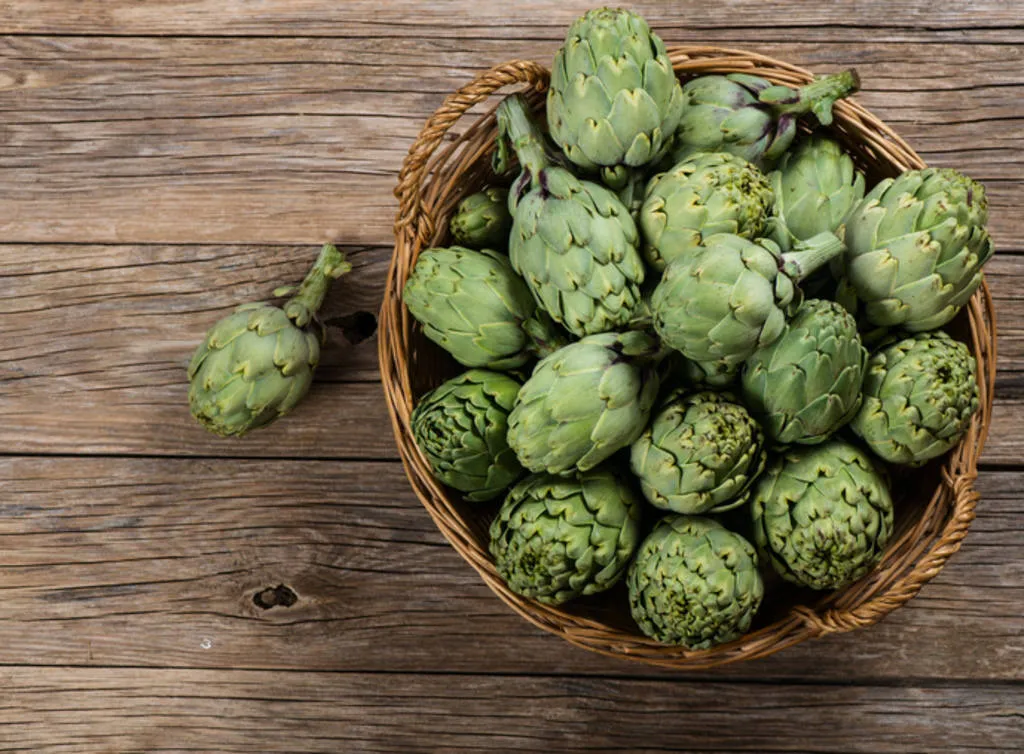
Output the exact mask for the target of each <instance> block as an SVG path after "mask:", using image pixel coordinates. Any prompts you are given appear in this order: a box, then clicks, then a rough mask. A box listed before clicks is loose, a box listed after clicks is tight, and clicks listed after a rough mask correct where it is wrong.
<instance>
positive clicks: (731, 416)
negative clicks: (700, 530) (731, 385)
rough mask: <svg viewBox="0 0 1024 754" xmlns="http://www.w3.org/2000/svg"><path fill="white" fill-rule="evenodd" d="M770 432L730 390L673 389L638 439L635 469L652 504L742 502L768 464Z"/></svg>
mask: <svg viewBox="0 0 1024 754" xmlns="http://www.w3.org/2000/svg"><path fill="white" fill-rule="evenodd" d="M766 456H767V453H766V451H765V447H764V433H763V432H762V430H761V427H760V426H758V424H757V422H755V421H754V419H753V418H752V417H751V416H750V414H749V413H748V412H747V410H746V409H745V408H744V407H743V406H742V405H740V404H739V403H737V402H735V400H734V399H733V398H732V397H731V396H729V395H728V394H723V393H714V392H699V393H692V394H689V395H686V394H684V393H683V392H682V391H676V392H675V393H673V394H670V395H669V396H668V398H667V399H666V400H665V402H664V403H663V404H662V407H661V409H660V410H659V411H658V413H657V414H656V415H655V417H654V420H653V421H652V422H651V424H650V426H649V427H648V428H647V429H646V430H645V431H644V433H643V434H642V435H640V438H639V439H638V440H637V441H636V442H634V443H633V445H632V448H631V451H630V468H631V469H632V471H633V473H634V474H635V475H636V476H637V478H638V479H639V480H640V485H641V488H642V490H643V493H644V496H645V497H646V498H647V499H648V501H650V503H651V504H652V505H654V506H655V507H657V508H661V509H663V510H670V511H674V512H676V513H705V512H720V511H726V510H729V509H731V508H734V507H737V506H739V505H742V504H743V502H745V498H744V497H743V495H744V493H745V492H746V491H747V488H748V487H749V486H750V484H751V483H752V482H753V481H754V479H755V478H756V477H757V475H758V474H760V473H761V470H762V469H763V468H764V464H765V459H766Z"/></svg>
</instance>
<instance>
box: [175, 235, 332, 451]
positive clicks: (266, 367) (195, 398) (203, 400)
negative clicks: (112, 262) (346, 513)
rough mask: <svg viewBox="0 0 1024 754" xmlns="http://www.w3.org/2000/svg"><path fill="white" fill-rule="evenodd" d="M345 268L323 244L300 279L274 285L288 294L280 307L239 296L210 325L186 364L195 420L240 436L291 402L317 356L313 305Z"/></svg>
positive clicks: (318, 332) (319, 332)
mask: <svg viewBox="0 0 1024 754" xmlns="http://www.w3.org/2000/svg"><path fill="white" fill-rule="evenodd" d="M351 269H352V265H351V264H349V262H347V261H346V260H345V255H344V254H342V252H340V251H338V249H337V248H335V247H334V246H333V245H331V244H325V245H324V247H323V248H322V249H321V250H320V255H319V257H317V260H316V263H315V264H314V265H313V267H312V268H311V269H310V271H309V273H308V274H307V275H306V278H305V279H304V280H303V281H302V284H301V285H299V286H298V287H297V288H291V287H288V288H284V289H278V290H279V291H287V292H288V294H294V295H293V297H292V298H291V299H289V300H288V301H287V302H286V303H285V304H284V306H283V307H277V306H274V305H273V304H244V305H242V306H240V307H238V308H237V309H236V310H235V312H234V313H233V314H229V315H228V316H227V317H225V318H224V319H222V320H220V321H219V322H218V323H217V324H215V325H214V326H213V327H211V328H210V330H209V331H208V332H207V333H206V338H205V339H204V341H203V342H202V343H201V344H200V346H199V347H198V348H197V349H196V351H195V353H194V354H193V356H192V360H191V362H190V363H189V366H188V378H189V391H188V401H189V408H190V409H191V411H192V415H193V416H194V417H195V418H196V419H197V420H198V421H199V423H200V424H202V425H203V426H204V427H206V428H207V429H208V430H210V431H211V432H214V433H216V434H218V435H222V436H224V437H229V436H235V437H240V436H242V435H244V434H245V433H246V432H248V431H249V430H252V429H256V428H258V427H263V426H266V425H267V424H270V423H271V422H272V421H274V420H275V419H277V418H278V417H281V416H284V415H285V414H287V413H288V412H290V411H291V410H292V409H293V408H295V406H296V405H297V404H298V403H299V401H301V400H302V399H303V398H304V397H305V395H306V393H307V392H308V391H309V386H310V384H311V383H312V381H313V373H314V372H315V370H316V367H317V364H318V363H319V362H320V344H321V343H322V342H323V339H324V330H323V327H322V326H321V325H320V323H319V322H318V321H317V320H316V313H317V311H319V309H320V306H321V304H323V300H324V296H326V295H327V289H328V288H329V287H330V284H331V282H332V281H333V280H335V279H337V278H339V277H341V276H342V275H344V274H345V273H347V272H349V271H350V270H351ZM288 294H286V295H288ZM310 325H315V327H314V328H311V327H310Z"/></svg>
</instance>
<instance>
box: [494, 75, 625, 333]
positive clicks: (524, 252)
mask: <svg viewBox="0 0 1024 754" xmlns="http://www.w3.org/2000/svg"><path fill="white" fill-rule="evenodd" d="M498 130H499V137H498V151H497V153H496V155H495V161H496V164H497V169H498V171H499V172H504V167H505V166H506V165H507V163H508V160H509V154H508V146H507V142H511V145H512V148H513V149H514V150H515V151H516V153H517V154H518V156H519V163H520V165H521V166H522V171H523V172H522V174H521V175H520V176H519V177H518V178H517V179H516V181H515V183H514V184H513V186H512V189H511V191H510V194H509V207H510V209H511V210H512V214H513V217H514V221H513V224H512V233H511V236H510V238H509V259H510V260H511V261H512V266H513V267H515V269H516V272H518V273H519V274H520V275H522V276H523V278H524V279H525V280H526V284H527V286H528V287H529V289H530V291H531V292H532V293H533V296H534V298H536V300H537V303H539V304H540V305H541V306H542V307H543V308H544V309H545V310H546V311H547V312H548V314H550V315H551V317H552V319H554V320H555V321H556V322H558V323H559V324H561V325H562V326H563V327H565V328H566V329H567V330H569V332H571V333H573V334H574V335H576V336H579V337H582V336H583V335H590V334H593V333H599V332H607V331H609V330H616V329H619V328H622V327H625V326H626V325H627V324H628V323H629V321H630V319H631V318H632V316H633V310H634V309H635V308H636V306H637V304H638V302H639V301H640V298H641V294H640V284H641V283H643V281H644V266H643V262H642V261H641V259H640V252H639V251H638V249H637V245H638V243H639V237H638V234H637V229H636V224H635V223H634V222H633V218H632V217H630V215H629V210H628V209H627V208H626V207H625V206H624V205H623V204H622V202H621V201H619V198H618V197H617V196H616V195H615V194H614V193H612V192H611V191H609V190H608V189H606V188H605V187H604V186H599V185H598V184H596V183H591V182H589V181H582V180H580V179H579V178H576V176H574V175H573V174H572V173H570V172H569V171H568V170H566V169H565V168H561V167H557V166H554V165H550V164H549V161H548V155H547V152H546V150H545V147H544V141H543V135H542V134H541V133H540V131H539V130H538V129H537V126H536V125H535V124H534V123H533V122H532V121H531V120H530V116H529V113H528V111H527V109H526V101H525V100H524V99H523V98H522V97H521V96H520V95H514V96H512V97H509V98H508V99H506V100H504V101H503V102H502V103H501V105H499V106H498Z"/></svg>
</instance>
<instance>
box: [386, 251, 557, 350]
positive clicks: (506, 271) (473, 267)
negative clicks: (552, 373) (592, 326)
mask: <svg viewBox="0 0 1024 754" xmlns="http://www.w3.org/2000/svg"><path fill="white" fill-rule="evenodd" d="M402 300H403V301H404V302H405V305H406V306H407V307H408V308H409V313H410V314H412V316H413V317H415V318H416V319H417V320H419V322H420V324H422V325H423V332H424V333H425V334H426V336H427V337H428V338H430V339H431V340H432V341H434V342H435V343H437V344H438V345H439V346H441V347H442V348H444V349H445V350H446V351H448V352H449V353H450V354H451V355H452V356H454V357H455V360H456V361H458V362H459V363H460V364H464V365H465V366H468V367H486V368H488V369H516V368H518V367H521V366H523V365H524V364H526V363H527V362H529V361H532V360H533V359H534V358H536V357H537V356H540V355H544V354H546V353H550V352H551V351H553V350H554V349H555V348H557V347H558V346H559V345H560V344H561V339H560V338H559V336H558V335H557V334H556V332H555V329H554V326H553V324H552V323H551V321H550V320H549V319H548V318H547V317H546V316H545V315H544V313H543V312H541V311H538V310H537V304H536V302H535V301H534V300H533V296H531V295H530V291H529V290H528V289H527V287H526V284H525V283H523V281H522V279H521V278H520V277H519V276H518V275H516V273H515V270H513V269H512V265H511V264H510V263H509V261H508V258H507V257H505V256H504V255H502V254H499V253H497V252H495V251H491V250H490V249H484V250H482V251H474V250H473V249H465V248H462V247H461V246H452V247H451V248H449V249H427V250H425V251H423V252H421V253H420V255H419V258H418V259H417V260H416V266H415V267H413V270H412V274H411V275H410V276H409V280H408V281H407V282H406V284H405V288H404V290H403V291H402Z"/></svg>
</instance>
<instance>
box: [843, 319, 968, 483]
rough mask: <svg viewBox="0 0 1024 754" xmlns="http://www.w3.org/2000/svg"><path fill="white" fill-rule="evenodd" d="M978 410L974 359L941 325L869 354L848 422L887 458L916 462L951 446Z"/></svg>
mask: <svg viewBox="0 0 1024 754" xmlns="http://www.w3.org/2000/svg"><path fill="white" fill-rule="evenodd" d="M977 410H978V382H977V365H976V363H975V361H974V357H972V356H971V353H970V351H969V350H968V349H967V346H965V345H964V344H963V343H960V342H958V341H955V340H953V339H952V338H951V337H950V336H949V335H947V334H946V333H944V332H942V331H938V332H929V333H917V334H916V335H912V336H910V337H907V338H903V339H897V340H890V341H889V342H888V343H886V344H883V346H882V347H881V348H880V349H879V350H877V351H876V352H875V353H873V354H872V355H871V359H870V361H869V362H868V367H867V376H866V377H865V379H864V402H863V404H862V405H861V409H860V412H859V413H858V414H857V416H856V418H855V419H854V420H853V422H852V424H851V425H850V426H851V427H852V428H853V431H854V432H856V433H857V434H858V435H859V436H860V437H861V438H862V439H863V440H864V441H865V442H866V443H867V444H868V446H869V447H870V448H871V450H872V451H874V453H875V454H876V455H878V456H880V457H882V458H884V459H885V460H886V461H889V462H890V463H900V464H908V465H911V466H919V465H921V464H922V463H924V462H925V461H928V460H930V459H932V458H936V457H938V456H940V455H942V454H943V453H945V452H947V451H948V450H950V449H951V448H952V447H953V446H954V445H956V444H957V443H958V442H959V441H960V438H961V437H963V435H964V433H965V432H966V431H967V429H968V427H969V426H970V423H971V417H973V416H974V413H975V412H976V411H977Z"/></svg>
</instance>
